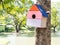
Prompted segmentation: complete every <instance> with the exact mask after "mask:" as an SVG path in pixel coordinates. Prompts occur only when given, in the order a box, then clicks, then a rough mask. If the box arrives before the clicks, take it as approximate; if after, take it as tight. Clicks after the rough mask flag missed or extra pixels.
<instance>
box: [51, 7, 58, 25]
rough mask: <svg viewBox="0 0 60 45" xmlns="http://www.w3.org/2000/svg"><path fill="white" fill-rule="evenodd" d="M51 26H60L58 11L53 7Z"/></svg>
mask: <svg viewBox="0 0 60 45" xmlns="http://www.w3.org/2000/svg"><path fill="white" fill-rule="evenodd" d="M51 12H52V13H51V24H52V25H53V26H57V25H58V16H57V13H58V12H57V9H56V8H55V7H52V10H51Z"/></svg>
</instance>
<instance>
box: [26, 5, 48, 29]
mask: <svg viewBox="0 0 60 45" xmlns="http://www.w3.org/2000/svg"><path fill="white" fill-rule="evenodd" d="M47 18H48V15H47V13H46V11H45V10H44V8H43V7H42V6H41V5H39V4H35V5H33V6H32V7H31V8H30V10H29V11H28V14H27V25H28V26H32V27H40V28H46V23H47Z"/></svg>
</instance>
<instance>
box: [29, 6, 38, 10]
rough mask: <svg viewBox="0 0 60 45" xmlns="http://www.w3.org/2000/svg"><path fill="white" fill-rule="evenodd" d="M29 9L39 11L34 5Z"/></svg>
mask: <svg viewBox="0 0 60 45" xmlns="http://www.w3.org/2000/svg"><path fill="white" fill-rule="evenodd" d="M29 11H39V9H38V8H37V6H36V5H33V6H32V7H31V8H30V10H29Z"/></svg>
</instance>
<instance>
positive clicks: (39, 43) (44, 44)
mask: <svg viewBox="0 0 60 45" xmlns="http://www.w3.org/2000/svg"><path fill="white" fill-rule="evenodd" d="M50 2H51V0H37V3H39V4H40V5H42V7H43V8H44V9H45V10H46V11H49V12H50V10H51V7H50V4H51V3H50ZM50 20H51V14H50V13H49V14H48V19H47V28H37V29H36V45H51V30H50V26H51V21H50Z"/></svg>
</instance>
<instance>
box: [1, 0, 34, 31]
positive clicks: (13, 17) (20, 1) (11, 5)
mask: <svg viewBox="0 0 60 45" xmlns="http://www.w3.org/2000/svg"><path fill="white" fill-rule="evenodd" d="M32 4H33V2H32V1H31V0H2V1H1V2H0V14H1V15H2V18H4V19H2V18H0V19H1V20H3V21H1V22H4V24H6V25H7V24H12V25H14V27H15V26H16V25H17V26H19V28H20V27H25V26H26V14H27V11H28V9H29V8H30V6H31V5H32ZM15 28H16V27H15ZM6 29H7V30H8V28H6Z"/></svg>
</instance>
